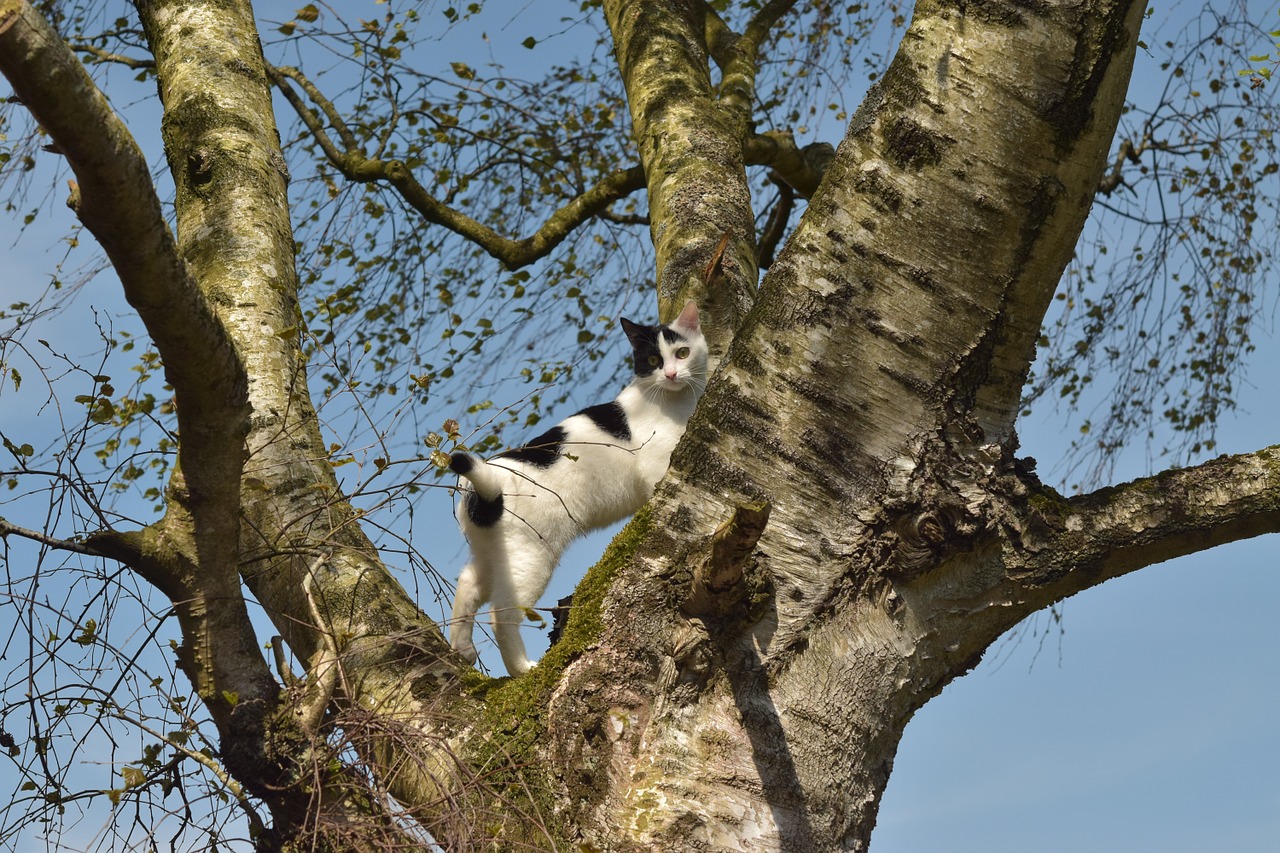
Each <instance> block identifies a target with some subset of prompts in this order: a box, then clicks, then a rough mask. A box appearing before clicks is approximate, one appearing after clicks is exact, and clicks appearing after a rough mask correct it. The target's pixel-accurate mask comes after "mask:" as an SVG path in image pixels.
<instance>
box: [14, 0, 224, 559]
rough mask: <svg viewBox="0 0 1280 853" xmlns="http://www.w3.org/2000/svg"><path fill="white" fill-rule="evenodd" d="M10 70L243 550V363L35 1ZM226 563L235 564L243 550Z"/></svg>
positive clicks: (187, 452)
mask: <svg viewBox="0 0 1280 853" xmlns="http://www.w3.org/2000/svg"><path fill="white" fill-rule="evenodd" d="M0 72H3V74H4V75H5V77H7V78H8V80H9V82H10V84H11V85H12V86H13V89H14V91H15V92H16V93H17V95H18V97H19V98H20V99H21V100H22V102H23V104H24V105H25V106H26V107H27V109H29V110H30V111H31V114H32V115H33V116H35V118H36V120H37V121H39V122H40V124H41V126H42V127H44V129H45V130H46V131H47V132H48V133H49V135H50V136H51V137H52V138H53V140H54V142H55V143H56V144H57V146H58V151H59V152H60V153H61V154H63V155H64V156H65V157H66V158H67V162H68V164H69V165H70V166H71V169H72V171H73V172H75V175H76V181H77V187H75V188H73V201H74V202H75V203H74V204H73V207H74V209H75V212H76V214H77V216H78V217H79V218H80V221H81V222H83V223H84V225H85V227H86V228H88V229H89V231H90V232H91V233H92V234H93V235H94V237H96V238H97V240H98V242H99V243H100V244H101V245H102V247H103V249H104V250H105V251H106V253H107V257H108V258H110V260H111V263H112V266H113V267H114V268H115V271H116V272H117V274H118V275H119V276H120V280H121V282H122V283H123V285H124V292H125V297H126V298H127V299H128V300H129V304H130V305H132V306H133V307H134V308H135V309H136V310H137V311H138V314H139V316H140V317H141V319H142V321H143V323H144V324H145V325H146V328H147V332H148V333H149V334H150V336H151V339H152V340H153V341H154V342H155V344H156V349H157V350H158V351H159V353H160V357H161V359H162V360H163V362H164V368H165V377H166V378H167V379H168V381H169V383H170V384H171V385H172V386H173V388H174V392H175V395H176V398H177V403H178V429H179V432H180V433H181V435H182V446H181V450H180V452H179V459H180V460H181V462H183V463H184V464H185V465H186V467H187V468H188V469H190V473H189V474H188V483H189V485H190V489H191V492H192V498H193V500H194V501H195V503H193V505H192V510H193V512H194V513H195V515H196V517H197V519H198V520H199V521H200V522H201V523H202V524H204V525H207V526H208V527H209V529H210V530H211V532H212V531H214V530H215V529H216V533H215V536H214V538H215V539H216V540H217V541H221V542H224V543H226V542H232V543H233V541H234V539H235V530H236V527H237V525H238V519H237V516H238V493H239V476H240V469H241V465H242V463H243V459H244V430H245V426H246V424H245V420H246V418H247V416H248V406H247V403H246V399H245V386H246V380H245V373H244V368H243V366H242V365H241V364H240V362H239V360H238V358H237V357H236V353H235V351H234V349H233V347H232V346H231V343H230V340H229V339H228V337H227V334H226V331H225V329H224V328H223V327H222V325H221V323H219V322H218V320H217V318H216V317H215V316H214V314H213V312H212V311H210V309H209V306H208V303H207V302H206V301H205V299H204V297H203V296H202V295H201V293H200V291H199V289H198V288H197V287H196V284H195V281H194V279H193V277H192V276H191V274H190V271H189V270H188V269H187V266H186V264H185V263H184V262H183V260H182V258H181V256H180V255H179V253H178V251H177V246H176V245H175V243H174V240H173V235H172V234H171V233H170V231H169V227H168V225H167V224H166V222H165V219H164V215H163V212H162V211H161V207H160V201H159V199H158V198H157V196H156V193H155V188H154V187H153V186H152V183H151V174H150V171H149V169H148V167H147V162H146V159H145V158H144V157H143V155H142V152H141V150H139V148H138V146H137V144H136V143H135V142H134V140H133V137H132V136H131V135H130V134H129V131H128V130H127V129H126V128H125V126H124V124H123V122H121V120H120V118H119V116H117V115H116V114H115V112H114V111H113V110H112V109H111V106H110V104H108V102H107V99H106V98H105V97H104V96H103V95H102V93H101V92H100V91H99V90H98V89H97V87H96V86H95V85H94V83H93V81H92V80H90V79H89V75H88V74H87V73H86V72H85V70H84V67H83V66H82V65H81V64H80V62H79V61H78V60H77V59H76V57H75V55H74V54H73V53H72V52H71V49H70V48H69V47H68V46H67V45H66V43H64V42H63V41H62V39H61V38H60V37H59V36H58V34H57V33H56V32H55V31H54V30H53V28H52V27H50V26H49V24H48V22H47V21H45V19H44V18H43V17H42V16H41V15H40V14H39V13H38V12H36V11H35V10H34V9H33V8H32V7H31V6H30V4H28V3H26V2H18V1H17V0H14V1H13V2H7V3H5V4H4V6H3V7H0ZM194 460H199V464H198V465H196V464H192V463H193V462H194ZM232 547H234V545H232ZM223 557H226V558H229V559H230V565H232V566H234V565H235V559H234V550H233V551H232V552H231V553H230V554H224V555H223Z"/></svg>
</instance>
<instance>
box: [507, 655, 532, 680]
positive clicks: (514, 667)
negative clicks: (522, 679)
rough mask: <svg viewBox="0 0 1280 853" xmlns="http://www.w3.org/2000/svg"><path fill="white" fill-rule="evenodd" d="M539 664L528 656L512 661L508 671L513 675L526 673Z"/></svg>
mask: <svg viewBox="0 0 1280 853" xmlns="http://www.w3.org/2000/svg"><path fill="white" fill-rule="evenodd" d="M537 665H538V662H537V661H534V660H529V659H528V658H525V659H524V660H520V661H512V662H511V664H509V665H508V666H507V673H508V674H510V675H513V676H514V675H524V674H525V673H526V672H528V671H529V670H531V669H533V668H534V667H535V666H537Z"/></svg>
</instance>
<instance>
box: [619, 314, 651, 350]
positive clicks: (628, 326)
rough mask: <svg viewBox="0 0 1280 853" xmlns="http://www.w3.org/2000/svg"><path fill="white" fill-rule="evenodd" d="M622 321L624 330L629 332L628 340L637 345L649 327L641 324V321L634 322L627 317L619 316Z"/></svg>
mask: <svg viewBox="0 0 1280 853" xmlns="http://www.w3.org/2000/svg"><path fill="white" fill-rule="evenodd" d="M619 319H620V320H621V321H622V331H624V332H626V333H627V340H629V341H631V345H632V346H637V345H638V342H639V341H640V340H641V339H643V338H644V332H645V329H646V328H647V327H645V326H641V325H640V324H639V323H633V322H631V321H630V320H628V319H627V318H626V317H620V318H619Z"/></svg>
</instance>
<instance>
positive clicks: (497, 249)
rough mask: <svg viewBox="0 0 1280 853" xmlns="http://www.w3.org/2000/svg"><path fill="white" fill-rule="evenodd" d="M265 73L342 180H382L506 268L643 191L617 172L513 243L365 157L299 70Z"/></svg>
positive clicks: (636, 173) (390, 166) (394, 165)
mask: <svg viewBox="0 0 1280 853" xmlns="http://www.w3.org/2000/svg"><path fill="white" fill-rule="evenodd" d="M268 73H269V74H271V77H272V80H273V82H274V83H275V85H276V88H278V89H279V90H280V92H281V93H282V94H283V95H284V97H285V100H287V101H288V102H289V104H290V106H292V107H293V109H294V111H295V112H296V113H297V114H298V117H299V118H301V119H302V121H303V123H304V124H305V125H306V126H307V129H308V130H309V131H310V132H311V134H312V136H313V137H315V139H316V142H317V143H318V144H319V145H320V148H321V150H322V151H324V154H325V156H326V157H327V158H328V159H329V162H330V163H332V164H333V165H334V166H335V167H337V169H338V171H340V172H341V173H342V174H343V176H345V177H346V178H348V179H349V180H352V181H357V182H361V183H368V182H373V181H386V182H387V183H389V184H391V185H392V186H393V187H394V188H395V189H396V190H397V191H398V192H399V193H400V195H401V197H402V198H404V200H405V201H406V202H408V203H409V205H410V206H411V207H413V209H414V210H416V211H418V213H420V214H422V217H423V218H424V219H426V220H427V221H428V222H432V223H435V224H436V225H441V226H443V227H445V228H448V229H449V230H450V231H452V232H454V233H455V234H458V235H460V236H462V237H465V238H466V239H468V240H470V241H471V242H473V243H475V244H476V245H477V246H480V247H481V248H482V249H484V250H485V251H486V252H488V253H489V254H490V255H491V256H493V257H494V258H496V259H498V260H499V261H501V262H502V264H503V265H504V266H505V267H507V269H511V270H514V269H519V268H520V267H523V266H527V265H529V264H531V263H533V262H534V261H536V260H538V259H539V258H543V257H545V256H546V255H547V254H549V253H550V252H551V250H552V249H554V248H555V247H556V246H558V245H560V243H561V242H563V241H564V239H565V238H566V237H568V236H569V235H570V234H571V233H572V232H573V230H574V229H575V228H577V227H578V226H579V225H581V224H582V223H584V222H586V221H587V220H589V219H591V218H592V217H593V216H597V215H600V214H603V213H604V212H605V211H606V210H608V208H609V205H611V204H613V203H614V202H615V201H617V200H618V199H621V198H625V197H626V196H628V195H630V194H631V193H633V192H635V191H636V190H639V189H643V188H644V170H643V169H641V168H640V167H639V166H632V167H630V168H627V169H615V170H614V171H612V172H610V173H609V174H608V175H605V176H604V177H603V178H601V179H600V180H599V181H598V182H597V183H596V185H595V186H594V187H592V188H591V189H589V190H587V191H586V192H584V193H582V194H581V195H579V196H577V197H575V198H574V199H573V200H571V201H570V202H569V203H568V204H566V205H565V206H564V207H562V208H560V209H559V210H558V211H556V212H555V213H553V214H552V215H551V216H550V217H548V218H547V220H546V222H544V223H543V224H542V226H541V227H540V228H538V230H537V231H535V232H534V233H533V234H531V235H530V236H528V237H525V238H522V239H515V240H513V239H511V238H510V237H504V236H503V235H501V234H499V233H498V232H497V231H494V230H493V229H492V228H490V227H489V226H487V225H485V224H484V223H482V222H479V221H477V220H475V219H472V218H471V217H470V216H467V215H466V214H465V213H462V212H461V211H459V210H456V209H454V208H452V207H449V206H448V205H446V204H444V203H443V202H441V201H440V200H439V199H437V198H436V197H435V196H433V195H431V193H430V192H428V191H427V189H426V187H424V186H423V185H422V184H421V183H420V182H419V181H418V180H417V178H415V177H414V176H413V172H412V171H411V170H410V169H409V167H408V166H406V165H405V164H404V163H403V162H402V161H400V160H382V159H377V158H370V157H366V156H365V155H364V154H363V153H362V152H361V151H360V147H359V144H358V142H357V141H356V140H355V137H354V136H353V135H352V134H351V132H350V131H349V130H348V129H347V127H346V124H345V123H344V122H343V121H342V117H341V115H340V114H339V113H338V111H337V109H336V108H335V107H334V105H333V104H332V102H330V101H328V100H327V99H325V98H324V96H323V95H322V94H321V93H320V92H319V90H318V89H316V87H315V86H314V85H312V84H311V83H310V82H309V81H306V79H305V78H304V77H303V76H302V74H301V72H299V71H298V70H297V69H293V68H272V67H271V66H268ZM288 80H294V81H295V82H297V83H298V85H299V86H301V87H302V89H303V91H304V92H306V93H307V96H308V97H309V98H311V100H312V101H313V102H315V104H316V105H317V106H318V107H319V108H320V110H321V112H322V113H323V114H324V116H325V118H326V119H327V120H328V121H329V124H330V125H331V126H332V127H333V128H334V130H335V131H336V132H337V134H338V136H339V137H340V139H341V140H342V143H343V147H342V148H339V147H338V146H337V145H336V144H334V141H333V139H332V138H331V137H330V136H329V134H328V132H327V131H326V130H325V128H324V125H323V124H322V123H321V121H320V117H319V116H318V115H317V114H316V113H315V111H313V110H311V109H310V108H309V107H307V105H306V103H305V102H304V101H303V100H302V98H301V97H299V96H298V94H297V93H296V92H294V91H293V89H292V88H291V87H290V86H289V84H288Z"/></svg>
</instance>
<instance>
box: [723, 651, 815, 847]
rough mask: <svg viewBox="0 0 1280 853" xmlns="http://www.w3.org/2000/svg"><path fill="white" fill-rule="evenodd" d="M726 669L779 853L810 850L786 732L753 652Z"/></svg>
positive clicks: (802, 800)
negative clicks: (770, 814)
mask: <svg viewBox="0 0 1280 853" xmlns="http://www.w3.org/2000/svg"><path fill="white" fill-rule="evenodd" d="M734 663H735V665H731V666H728V667H726V675H727V676H728V678H729V685H730V688H731V689H732V690H733V701H734V704H735V705H736V706H737V708H738V713H740V714H741V715H742V724H743V727H744V728H745V729H746V731H747V737H748V738H750V740H751V757H752V760H753V761H754V762H755V765H756V772H757V773H759V774H760V784H761V786H762V788H763V791H764V798H765V801H766V802H767V803H768V804H769V808H770V810H771V811H772V812H773V819H774V822H775V823H777V825H778V835H779V840H780V841H781V842H782V843H781V849H783V850H816V849H818V848H817V847H816V846H815V841H814V837H813V827H812V826H810V824H809V814H808V811H807V809H806V808H805V795H804V787H803V786H802V785H801V784H800V776H799V774H798V773H797V772H796V765H795V761H794V760H793V759H792V757H791V749H790V747H789V746H788V745H787V735H786V731H785V730H784V729H783V727H782V720H781V718H780V717H779V716H778V709H777V707H776V706H775V705H774V704H773V699H772V698H771V697H770V696H769V683H768V677H767V676H766V674H765V670H764V666H763V665H762V664H761V662H760V657H759V656H758V655H757V654H756V652H755V650H754V649H747V650H745V651H743V652H742V653H741V654H740V656H739V659H738V660H737V661H735V662H734Z"/></svg>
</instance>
